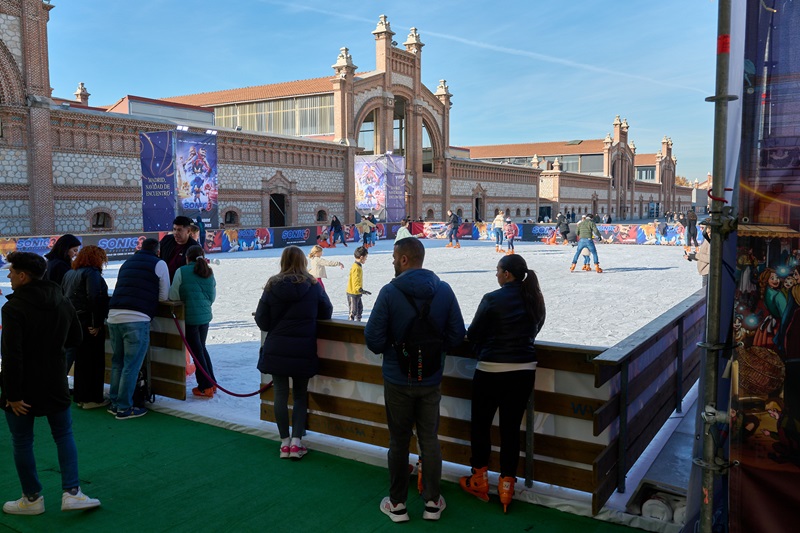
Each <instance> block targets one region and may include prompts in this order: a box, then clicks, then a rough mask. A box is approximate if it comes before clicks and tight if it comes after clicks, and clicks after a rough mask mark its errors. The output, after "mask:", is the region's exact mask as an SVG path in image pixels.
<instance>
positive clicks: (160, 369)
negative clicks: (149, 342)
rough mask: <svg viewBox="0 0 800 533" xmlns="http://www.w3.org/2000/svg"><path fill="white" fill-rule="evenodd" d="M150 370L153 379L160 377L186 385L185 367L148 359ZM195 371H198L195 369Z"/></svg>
mask: <svg viewBox="0 0 800 533" xmlns="http://www.w3.org/2000/svg"><path fill="white" fill-rule="evenodd" d="M150 372H152V374H153V379H156V378H161V379H166V380H168V381H179V382H181V383H183V384H184V386H185V385H186V367H185V366H176V365H168V364H167V363H161V362H159V361H150ZM197 372H200V371H199V370H197Z"/></svg>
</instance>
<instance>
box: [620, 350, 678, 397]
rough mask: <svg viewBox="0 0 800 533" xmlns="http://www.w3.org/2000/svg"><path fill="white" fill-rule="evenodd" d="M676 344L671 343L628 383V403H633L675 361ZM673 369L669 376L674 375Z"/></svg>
mask: <svg viewBox="0 0 800 533" xmlns="http://www.w3.org/2000/svg"><path fill="white" fill-rule="evenodd" d="M677 358H678V344H677V342H673V343H671V344H670V345H669V346H667V347H665V350H664V351H663V352H662V353H661V354H659V355H658V357H656V358H655V360H653V361H652V362H651V363H650V364H649V365H648V366H647V368H645V369H644V370H642V371H641V372H640V373H639V375H638V376H636V377H635V378H633V379H632V380H630V382H629V383H628V402H629V403H633V402H634V401H636V398H638V397H639V395H640V394H642V393H643V392H644V391H645V390H647V388H648V387H649V386H650V385H651V384H652V383H653V382H654V381H655V380H656V378H658V377H659V376H660V375H661V374H662V373H663V372H664V371H665V370H666V369H667V368H669V366H670V365H671V364H673V363H675V362H676V361H677ZM674 373H675V370H674V369H673V371H672V372H670V375H672V374H674Z"/></svg>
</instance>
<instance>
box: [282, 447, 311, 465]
mask: <svg viewBox="0 0 800 533" xmlns="http://www.w3.org/2000/svg"><path fill="white" fill-rule="evenodd" d="M281 452H283V448H281ZM306 453H308V449H306V447H305V446H303V445H302V444H301V445H300V446H297V445H295V444H293V445H292V447H291V448H289V458H290V459H294V460H295V461H299V460H300V459H302V458H303V456H304V455H305V454H306Z"/></svg>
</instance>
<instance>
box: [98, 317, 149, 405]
mask: <svg viewBox="0 0 800 533" xmlns="http://www.w3.org/2000/svg"><path fill="white" fill-rule="evenodd" d="M108 332H109V334H110V337H111V351H112V352H113V355H112V356H111V390H110V393H109V398H110V399H111V404H112V405H113V406H114V407H116V408H117V410H118V411H126V410H128V409H130V408H131V407H132V406H133V391H134V389H135V388H136V379H137V378H138V377H139V371H140V370H141V369H142V362H143V361H144V356H145V355H146V354H147V348H149V347H150V322H126V323H124V324H109V325H108Z"/></svg>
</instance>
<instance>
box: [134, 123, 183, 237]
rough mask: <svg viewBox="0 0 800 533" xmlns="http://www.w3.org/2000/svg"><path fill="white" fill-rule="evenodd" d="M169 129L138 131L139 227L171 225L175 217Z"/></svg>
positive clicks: (164, 228)
mask: <svg viewBox="0 0 800 533" xmlns="http://www.w3.org/2000/svg"><path fill="white" fill-rule="evenodd" d="M174 134H175V132H172V131H156V132H151V133H140V134H139V141H140V142H139V144H140V146H141V148H140V151H139V159H140V161H141V166H142V229H143V230H144V231H162V230H171V229H172V220H173V219H174V218H175V166H174V164H173V156H172V150H173V146H172V144H173V135H174Z"/></svg>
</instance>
